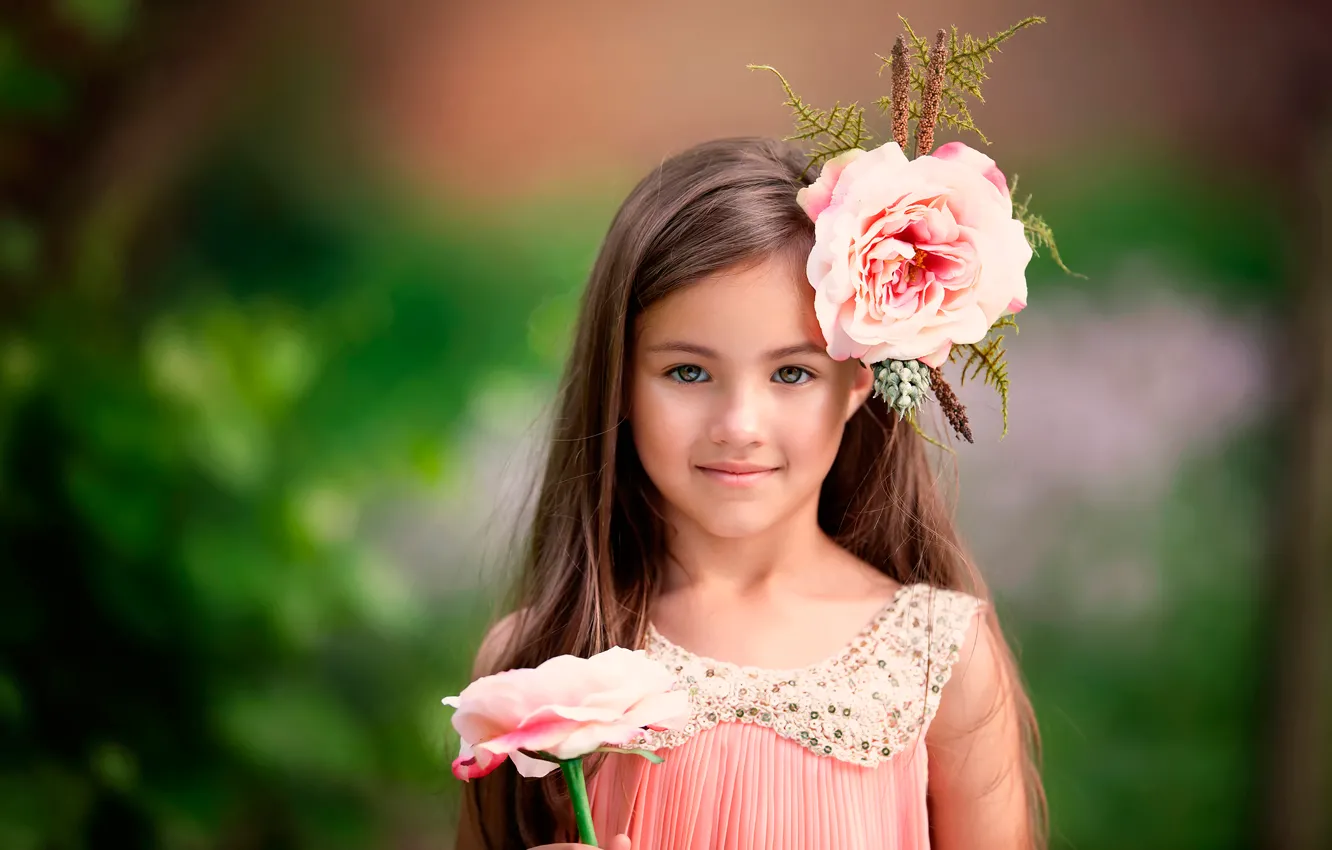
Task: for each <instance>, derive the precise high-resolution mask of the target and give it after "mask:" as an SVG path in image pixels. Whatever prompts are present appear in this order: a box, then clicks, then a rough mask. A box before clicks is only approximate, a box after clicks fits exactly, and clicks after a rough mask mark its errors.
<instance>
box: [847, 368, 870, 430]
mask: <svg viewBox="0 0 1332 850" xmlns="http://www.w3.org/2000/svg"><path fill="white" fill-rule="evenodd" d="M873 391H874V370H873V369H871V368H870V367H868V366H866V365H865V364H864V363H861V362H859V361H856V374H855V377H854V378H853V379H852V382H851V395H850V396H849V397H848V398H847V403H846V420H847V421H849V420H850V419H851V417H852V416H854V415H855V414H856V411H857V410H859V409H860V407H861V405H863V404H864V403H865V402H867V401H869V398H870V394H871V393H872V392H873Z"/></svg>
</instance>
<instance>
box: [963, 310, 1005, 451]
mask: <svg viewBox="0 0 1332 850" xmlns="http://www.w3.org/2000/svg"><path fill="white" fill-rule="evenodd" d="M999 326H1000V325H999V324H998V323H996V327H999ZM956 358H961V359H962V370H961V373H960V374H959V376H958V386H962V385H964V384H966V382H967V381H968V380H974V379H976V378H978V377H979V378H981V379H982V380H983V381H984V382H985V384H986V385H987V386H992V387H994V388H995V390H996V391H997V392H998V393H999V406H1000V411H1001V412H1002V414H1003V419H1004V432H1003V433H1002V434H1000V435H999V439H1001V440H1002V439H1003V438H1004V437H1005V436H1007V434H1008V390H1009V381H1008V364H1007V363H1005V362H1004V335H1003V334H999V335H998V336H996V337H991V338H989V339H984V340H981V341H980V342H974V343H968V344H965V345H955V346H953V348H952V349H951V350H950V351H949V352H948V359H949V360H950V361H951V360H954V359H956Z"/></svg>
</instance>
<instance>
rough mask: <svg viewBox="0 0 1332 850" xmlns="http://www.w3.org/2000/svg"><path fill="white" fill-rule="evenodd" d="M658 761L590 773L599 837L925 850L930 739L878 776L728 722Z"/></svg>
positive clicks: (719, 845)
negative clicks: (928, 742) (625, 836)
mask: <svg viewBox="0 0 1332 850" xmlns="http://www.w3.org/2000/svg"><path fill="white" fill-rule="evenodd" d="M662 755H663V756H665V759H666V760H665V762H663V763H662V764H656V765H654V764H652V763H651V762H649V761H647V760H646V759H644V758H641V757H639V756H633V755H623V754H618V753H617V754H612V755H608V756H606V757H605V761H604V762H603V764H602V765H601V768H600V769H599V770H598V771H597V772H596V773H595V774H594V775H593V776H592V777H591V780H590V782H589V796H590V799H591V803H592V813H593V820H594V822H595V824H596V829H597V836H598V838H600V839H601V840H603V841H605V840H607V839H609V838H610V837H611V836H614V835H618V834H621V833H625V834H628V835H629V837H630V838H631V839H632V840H633V846H634V850H924V848H928V847H929V821H928V816H927V812H926V806H925V789H926V785H927V780H928V773H927V763H928V759H927V758H926V753H925V743H924V741H923V740H921V741H919V742H918V743H917V744H916V745H915V746H914V747H913V748H912V749H911V750H909V751H906V752H902V753H898V754H897V755H896V756H895V757H893V758H892V759H889V760H888V761H884V762H881V763H880V764H879V765H877V766H876V767H872V768H867V767H864V766H861V765H856V764H850V763H848V762H844V761H841V760H839V759H832V758H824V757H821V756H818V755H815V754H814V753H812V752H810V751H809V749H808V748H806V747H803V746H801V745H800V744H798V743H796V742H795V741H792V740H789V739H787V738H783V737H781V736H780V735H778V734H777V733H776V732H774V731H773V730H771V729H768V728H765V727H762V726H757V725H753V724H747V723H724V724H721V725H719V726H717V727H715V728H712V729H707V730H704V731H702V732H700V733H698V734H697V735H695V736H694V737H692V738H690V739H689V740H688V741H686V742H685V743H684V744H682V745H680V746H679V747H675V748H673V749H671V750H668V751H665V752H663V753H662Z"/></svg>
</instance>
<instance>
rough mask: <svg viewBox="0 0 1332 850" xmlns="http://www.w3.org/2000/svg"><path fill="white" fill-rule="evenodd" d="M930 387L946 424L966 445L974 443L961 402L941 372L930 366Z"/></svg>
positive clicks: (965, 411)
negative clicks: (951, 427) (945, 418)
mask: <svg viewBox="0 0 1332 850" xmlns="http://www.w3.org/2000/svg"><path fill="white" fill-rule="evenodd" d="M929 369H930V385H931V387H932V388H933V389H934V397H935V398H936V399H938V400H939V409H940V410H942V411H943V412H944V416H947V417H948V424H949V425H952V426H953V430H954V431H956V432H957V433H958V435H959V436H961V437H962V439H964V440H966V441H967V442H968V443H975V442H976V441H975V440H974V439H972V437H971V424H970V423H969V422H967V409H966V408H965V407H963V406H962V402H960V401H958V400H957V396H956V395H955V394H954V393H953V388H952V387H951V386H949V384H948V382H947V381H945V380H944V376H943V370H941V369H940V368H939V367H938V366H931V367H929Z"/></svg>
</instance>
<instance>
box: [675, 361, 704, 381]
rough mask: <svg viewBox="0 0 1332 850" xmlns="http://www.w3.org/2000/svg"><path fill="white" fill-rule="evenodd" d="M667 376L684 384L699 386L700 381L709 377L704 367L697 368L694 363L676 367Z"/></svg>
mask: <svg viewBox="0 0 1332 850" xmlns="http://www.w3.org/2000/svg"><path fill="white" fill-rule="evenodd" d="M666 374H667V375H669V376H671V377H672V378H674V379H675V380H677V381H679V382H680V383H682V384H697V383H698V382H699V381H701V380H703V379H704V378H706V377H707V376H708V373H707V372H705V371H703V367H702V366H695V365H694V364H692V363H686V364H685V365H683V366H676V367H675V368H674V369H672V370H671V371H669V372H667V373H666Z"/></svg>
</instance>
